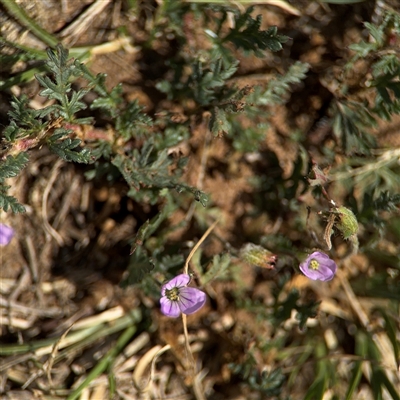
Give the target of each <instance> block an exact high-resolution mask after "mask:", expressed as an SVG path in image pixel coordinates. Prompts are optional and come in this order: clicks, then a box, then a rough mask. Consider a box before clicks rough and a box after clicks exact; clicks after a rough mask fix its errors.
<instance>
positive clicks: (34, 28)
mask: <svg viewBox="0 0 400 400" xmlns="http://www.w3.org/2000/svg"><path fill="white" fill-rule="evenodd" d="M0 3H1V4H2V5H3V6H4V7H5V8H6V10H7V11H8V12H9V13H10V14H11V15H12V16H13V17H14V18H15V19H16V20H17V21H18V22H20V23H21V24H22V25H23V26H25V27H26V28H28V29H29V30H30V31H31V32H32V33H33V34H34V35H35V36H36V37H37V38H38V39H40V40H41V41H42V42H43V43H45V44H46V45H47V46H50V47H56V45H57V43H58V42H59V41H58V39H57V38H55V37H54V36H53V35H51V34H50V33H49V32H47V31H46V30H45V29H43V28H42V27H41V26H39V25H38V24H37V23H36V22H35V21H34V20H33V19H32V18H30V17H29V16H28V15H27V14H26V13H25V11H24V10H23V9H22V8H20V7H19V6H18V5H17V4H16V3H15V1H14V0H0Z"/></svg>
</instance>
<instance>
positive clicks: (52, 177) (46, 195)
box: [42, 159, 64, 247]
mask: <svg viewBox="0 0 400 400" xmlns="http://www.w3.org/2000/svg"><path fill="white" fill-rule="evenodd" d="M62 164H63V160H61V159H59V160H57V162H56V163H55V165H54V167H53V169H52V171H51V175H50V178H49V180H48V182H47V185H46V188H45V189H44V193H43V198H42V218H43V224H44V227H45V229H46V231H47V232H48V233H49V234H50V235H51V236H52V237H53V238H54V239H55V240H56V242H57V243H58V245H59V246H60V247H61V246H63V245H64V239H63V238H62V237H61V235H60V234H59V233H58V232H57V231H56V230H55V229H54V228H53V227H52V226H51V225H50V224H49V221H48V219H47V218H48V217H47V200H48V198H49V194H50V191H51V188H52V187H53V184H54V182H55V181H56V179H57V176H58V171H59V169H60V168H61V166H62Z"/></svg>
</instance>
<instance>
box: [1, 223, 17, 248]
mask: <svg viewBox="0 0 400 400" xmlns="http://www.w3.org/2000/svg"><path fill="white" fill-rule="evenodd" d="M13 237H14V229H13V228H11V227H9V226H7V225H4V224H0V245H1V246H6V245H8V244H9V243H10V242H11V239H12V238H13Z"/></svg>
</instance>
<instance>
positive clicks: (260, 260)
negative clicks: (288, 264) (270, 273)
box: [240, 243, 277, 269]
mask: <svg viewBox="0 0 400 400" xmlns="http://www.w3.org/2000/svg"><path fill="white" fill-rule="evenodd" d="M240 258H241V259H242V260H243V261H246V262H248V263H250V264H253V265H256V266H257V267H262V268H267V269H273V268H274V266H275V263H276V260H277V256H276V255H275V254H272V253H271V252H270V251H269V250H267V249H264V247H262V246H258V245H256V244H253V243H246V244H245V245H244V246H243V247H242V248H241V249H240Z"/></svg>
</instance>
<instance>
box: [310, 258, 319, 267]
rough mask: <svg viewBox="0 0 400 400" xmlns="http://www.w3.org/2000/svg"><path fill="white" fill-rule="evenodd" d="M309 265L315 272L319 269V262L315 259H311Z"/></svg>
mask: <svg viewBox="0 0 400 400" xmlns="http://www.w3.org/2000/svg"><path fill="white" fill-rule="evenodd" d="M309 265H310V268H311V269H313V270H317V269H318V268H319V262H318V261H317V260H316V259H315V258H313V259H312V260H311V261H310V264H309Z"/></svg>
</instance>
